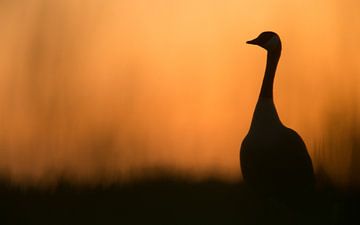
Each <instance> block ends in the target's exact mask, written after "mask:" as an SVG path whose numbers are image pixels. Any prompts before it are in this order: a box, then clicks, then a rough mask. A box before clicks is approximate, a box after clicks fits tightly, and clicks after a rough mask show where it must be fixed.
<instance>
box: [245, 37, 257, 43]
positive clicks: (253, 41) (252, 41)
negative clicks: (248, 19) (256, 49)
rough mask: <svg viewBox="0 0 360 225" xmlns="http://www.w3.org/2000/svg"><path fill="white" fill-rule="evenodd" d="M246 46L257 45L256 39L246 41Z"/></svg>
mask: <svg viewBox="0 0 360 225" xmlns="http://www.w3.org/2000/svg"><path fill="white" fill-rule="evenodd" d="M246 44H250V45H257V44H258V43H257V38H255V39H253V40H250V41H247V42H246Z"/></svg>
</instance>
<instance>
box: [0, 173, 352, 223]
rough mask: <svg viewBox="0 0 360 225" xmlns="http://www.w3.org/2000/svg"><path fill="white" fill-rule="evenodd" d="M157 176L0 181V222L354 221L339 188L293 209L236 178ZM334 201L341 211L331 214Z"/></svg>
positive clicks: (321, 193) (166, 174)
mask: <svg viewBox="0 0 360 225" xmlns="http://www.w3.org/2000/svg"><path fill="white" fill-rule="evenodd" d="M157 174H158V175H157V176H152V178H145V177H144V178H143V179H141V180H137V181H135V182H131V183H112V184H108V185H104V184H97V185H89V184H84V185H74V184H73V183H71V182H70V181H69V180H66V179H62V180H60V181H59V183H58V184H57V186H54V187H51V188H44V187H36V186H32V187H31V186H28V187H24V186H16V185H13V184H11V183H10V182H9V181H7V180H1V179H0V199H1V202H0V224H2V225H8V224H11V225H14V224H27V225H31V224H36V225H48V224H55V225H57V224H59V225H60V224H69V225H71V224H99V225H100V224H101V225H104V224H131V225H137V224H156V225H157V224H195V225H197V224H206V225H212V224H217V225H227V224H243V225H250V224H276V225H278V224H279V225H290V224H291V225H292V224H330V225H331V224H342V225H347V224H352V223H351V221H353V219H354V218H355V219H357V214H356V213H354V214H344V213H343V212H356V211H355V209H356V208H355V206H356V204H355V203H356V202H358V200H359V198H354V196H355V195H353V196H352V197H351V198H348V199H346V198H340V200H338V199H335V198H334V196H335V195H334V194H336V195H339V196H340V194H341V193H340V192H339V193H337V192H335V193H332V194H331V195H329V194H328V193H326V192H319V193H318V195H317V198H316V199H317V201H316V202H315V201H314V204H311V205H309V206H308V210H307V211H296V210H293V209H292V208H291V207H287V206H285V205H283V204H280V203H277V202H273V201H268V199H267V198H263V197H262V196H260V195H258V194H257V193H256V192H254V191H253V190H252V189H251V188H249V187H248V186H247V185H244V184H243V183H241V182H235V183H226V182H221V181H219V180H216V179H208V180H203V181H191V180H188V179H187V178H185V177H182V176H178V175H176V174H171V173H165V172H158V171H157ZM146 177H147V176H146ZM334 203H337V205H338V206H339V207H342V208H341V209H342V210H337V211H336V213H334V210H333V205H334ZM340 203H341V204H340ZM343 205H345V206H347V207H348V208H344V206H343ZM345 209H346V210H345Z"/></svg>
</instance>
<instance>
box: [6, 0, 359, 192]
mask: <svg viewBox="0 0 360 225" xmlns="http://www.w3.org/2000/svg"><path fill="white" fill-rule="evenodd" d="M359 12H360V3H359V1H356V0H345V1H344V0H326V1H325V0H319V1H304V0H296V1H286V0H266V1H239V0H237V1H235V0H228V1H217V0H206V1H205V0H183V1H175V0H153V1H145V0H133V1H125V0H119V1H114V0H87V1H81V0H61V1H60V0H59V1H55V0H53V1H52V0H26V1H25V0H4V1H1V2H0V27H1V31H0V49H1V51H0V174H1V175H2V176H4V177H7V178H9V179H11V180H12V181H14V182H19V183H52V182H55V181H56V180H57V179H58V178H60V177H62V178H63V177H65V178H67V179H70V180H72V181H74V182H109V181H110V182H112V181H119V180H121V181H123V180H128V179H134V178H139V177H142V176H144V175H146V174H149V173H151V171H153V170H158V169H164V170H169V171H173V172H175V173H177V174H182V175H186V176H189V177H190V178H192V179H205V178H207V177H216V178H218V179H222V180H226V181H237V180H239V178H241V173H240V168H239V157H238V155H239V147H240V143H241V141H242V139H243V138H244V136H245V135H246V133H247V131H248V128H249V125H250V121H251V117H252V113H253V110H254V106H255V104H256V101H257V97H258V94H259V90H260V85H261V81H262V78H263V77H262V76H263V72H264V67H265V60H266V57H265V52H264V50H262V49H260V48H256V47H254V46H249V45H246V44H245V41H246V40H249V39H253V38H255V37H256V36H257V35H258V34H259V33H260V32H262V31H264V30H273V31H276V32H277V33H279V35H280V37H281V38H282V41H283V53H282V58H281V59H280V64H279V67H278V71H277V76H276V79H275V89H274V95H275V102H276V105H277V109H278V113H279V115H280V117H281V119H282V121H283V123H284V124H286V125H287V126H289V127H292V128H294V129H295V130H297V131H298V132H299V133H300V135H301V136H302V137H303V138H304V140H305V143H306V144H307V147H308V149H309V153H310V155H311V156H312V159H313V163H314V166H315V169H316V171H317V173H325V174H327V176H329V177H330V179H332V180H334V181H336V182H337V183H338V184H340V185H345V186H346V185H349V184H355V183H358V182H359V181H360V178H358V176H357V175H356V174H357V173H359V172H360V166H358V165H359V164H360V153H359V151H360V143H359V142H360V141H359V139H358V137H359V138H360V117H359V116H360V114H359V113H360V111H359V110H360V108H359V105H360V104H359V103H360V102H359V101H360V91H359V87H360V54H359V51H358V50H359V40H360V29H359V28H360V13H359Z"/></svg>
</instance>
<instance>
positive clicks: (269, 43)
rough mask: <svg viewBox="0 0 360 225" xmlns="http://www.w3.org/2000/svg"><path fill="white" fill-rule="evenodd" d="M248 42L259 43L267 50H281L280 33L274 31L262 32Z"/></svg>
mask: <svg viewBox="0 0 360 225" xmlns="http://www.w3.org/2000/svg"><path fill="white" fill-rule="evenodd" d="M246 43H247V44H252V45H258V46H260V47H263V48H264V49H266V50H267V51H279V50H281V41H280V37H279V35H277V34H276V33H275V32H272V31H265V32H262V33H261V34H260V35H259V36H258V37H257V38H255V39H253V40H251V41H247V42H246Z"/></svg>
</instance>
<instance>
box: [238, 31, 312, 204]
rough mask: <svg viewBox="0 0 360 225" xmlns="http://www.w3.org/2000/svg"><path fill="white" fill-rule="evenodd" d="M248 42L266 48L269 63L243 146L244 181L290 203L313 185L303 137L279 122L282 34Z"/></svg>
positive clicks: (269, 34)
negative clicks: (276, 100)
mask: <svg viewBox="0 0 360 225" xmlns="http://www.w3.org/2000/svg"><path fill="white" fill-rule="evenodd" d="M247 43H248V44H253V45H258V46H260V47H262V48H264V49H265V50H267V62H266V69H265V75H264V79H263V83H262V87H261V91H260V96H259V98H258V102H257V104H256V108H255V111H254V114H253V118H252V122H251V126H250V130H249V132H248V134H247V135H246V137H245V138H244V140H243V142H242V144H241V149H240V164H241V170H242V174H243V177H244V180H245V182H246V183H247V184H249V185H250V186H251V187H252V188H254V189H255V190H256V191H258V192H259V193H261V194H265V195H269V196H271V197H276V198H280V199H283V200H286V201H290V202H291V201H292V200H294V198H298V200H300V199H304V197H306V196H307V195H308V194H309V193H310V192H311V191H312V190H313V188H314V183H315V179H314V172H313V166H312V162H311V159H310V156H309V154H308V151H307V149H306V146H305V143H304V141H303V140H302V139H301V137H300V136H299V135H298V134H297V133H296V132H295V131H294V130H292V129H290V128H288V127H286V126H284V125H283V124H282V122H281V121H280V119H279V116H278V114H277V111H276V108H275V105H274V100H273V83H274V77H275V72H276V68H277V65H278V61H279V59H280V55H281V48H282V45H281V41H280V37H279V36H278V35H277V34H276V33H274V32H270V31H267V32H263V33H261V34H260V35H259V36H258V37H257V38H256V39H254V40H251V41H248V42H247Z"/></svg>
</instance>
